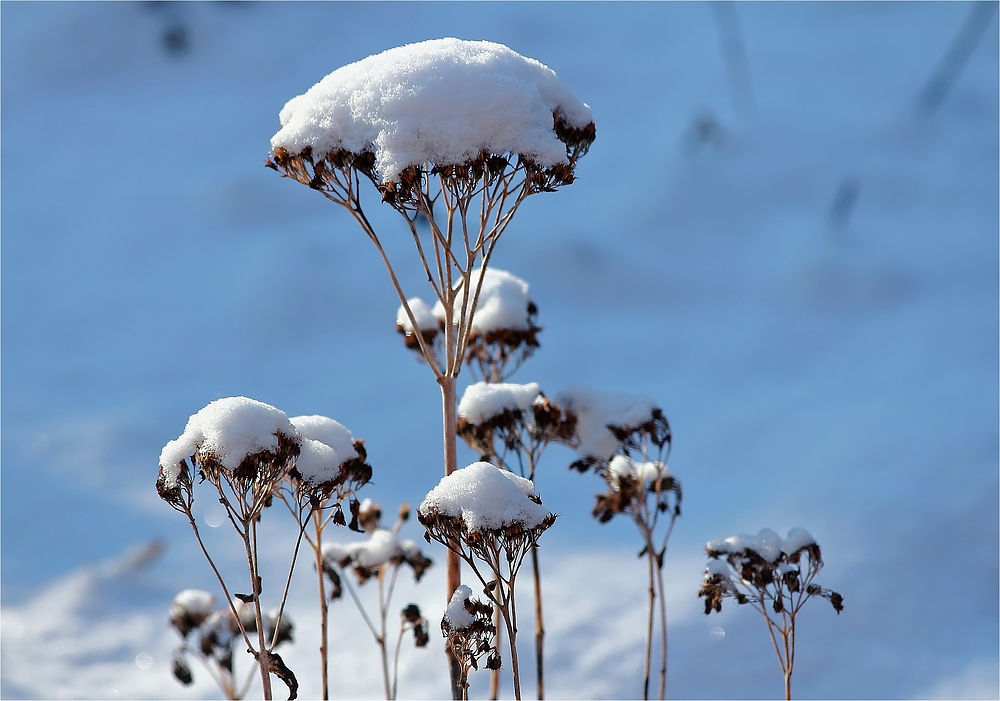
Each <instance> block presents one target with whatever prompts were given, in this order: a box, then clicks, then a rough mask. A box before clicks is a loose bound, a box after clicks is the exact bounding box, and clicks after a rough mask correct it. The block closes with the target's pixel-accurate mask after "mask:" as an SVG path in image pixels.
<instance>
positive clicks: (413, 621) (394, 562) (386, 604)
mask: <svg viewBox="0 0 1000 701" xmlns="http://www.w3.org/2000/svg"><path fill="white" fill-rule="evenodd" d="M351 511H352V519H351V524H352V526H353V527H354V528H357V529H358V530H361V531H363V532H366V533H368V535H369V539H368V540H367V541H363V542H360V543H352V544H349V545H343V544H339V543H331V542H327V543H326V544H325V545H324V548H323V564H322V570H321V571H322V572H323V574H324V576H325V577H326V578H327V579H328V580H329V583H330V597H329V601H330V602H332V601H334V600H336V599H339V598H340V597H341V596H342V594H343V590H344V589H345V588H346V589H347V591H348V593H349V594H350V596H351V599H353V601H354V603H355V605H356V606H357V608H358V611H359V612H360V613H361V617H362V618H363V619H364V621H365V624H366V625H367V626H368V629H369V630H370V631H371V634H372V637H373V638H374V639H375V643H376V644H377V645H378V647H379V652H380V654H381V659H382V682H383V685H384V689H385V697H386V698H387V699H395V698H396V692H397V685H398V681H399V651H400V647H401V643H402V640H403V636H404V634H405V633H406V632H407V631H413V635H414V642H415V644H416V646H417V647H425V646H426V645H427V642H428V637H427V622H426V621H425V620H424V618H423V616H422V615H421V614H420V609H419V608H418V607H417V606H416V605H415V604H410V605H409V606H407V607H406V608H404V609H403V612H402V615H401V618H402V620H401V624H400V630H399V636H398V637H397V639H396V650H395V653H394V655H393V660H394V662H393V670H392V675H391V677H390V673H389V647H388V645H389V640H388V629H387V619H388V614H389V610H390V608H391V606H392V594H393V591H394V589H395V587H396V577H397V575H398V574H399V568H400V567H402V566H403V565H404V564H405V565H407V566H409V567H410V569H411V570H413V578H414V580H416V581H418V582H419V581H420V579H421V578H422V577H423V576H424V573H425V572H426V571H427V569H428V568H430V567H431V565H432V564H433V562H432V561H431V559H430V558H428V557H427V556H425V555H424V554H423V553H422V552H421V551H420V548H419V547H418V546H417V544H416V543H414V542H413V541H411V540H402V541H401V540H399V539H398V538H397V537H396V534H397V533H398V532H399V529H400V528H401V527H402V525H403V524H404V523H405V522H406V521H407V520H408V519H409V517H410V507H409V506H408V505H407V504H403V505H402V506H400V508H399V511H398V512H397V517H396V522H395V524H394V525H393V527H392V529H391V530H386V529H384V528H381V527H380V525H379V523H380V519H381V516H382V510H381V507H380V506H379V505H378V504H376V503H374V502H372V501H371V500H370V499H365V501H364V502H362V503H360V504H356V503H355V504H352V508H351ZM346 569H350V570H351V571H352V573H353V574H354V578H355V579H356V580H357V583H358V586H362V585H364V584H366V583H367V582H369V581H371V580H375V581H376V582H377V583H378V616H377V619H378V624H377V625H376V623H375V622H374V621H373V620H372V616H370V615H369V614H368V611H367V610H366V608H365V606H364V604H363V603H362V602H361V599H360V597H359V596H358V593H357V591H356V589H355V587H354V585H353V584H351V581H350V577H346V576H344V570H346Z"/></svg>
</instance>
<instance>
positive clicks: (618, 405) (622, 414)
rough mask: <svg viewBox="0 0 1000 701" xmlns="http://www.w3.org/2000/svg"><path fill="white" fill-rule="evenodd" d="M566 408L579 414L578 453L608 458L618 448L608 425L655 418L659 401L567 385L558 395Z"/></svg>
mask: <svg viewBox="0 0 1000 701" xmlns="http://www.w3.org/2000/svg"><path fill="white" fill-rule="evenodd" d="M555 403H556V405H557V406H559V407H561V408H562V409H563V411H568V412H572V413H573V414H576V418H577V421H576V434H577V436H578V437H579V439H580V445H579V447H577V449H576V454H577V455H579V456H580V457H593V458H597V459H598V460H607V459H608V458H610V457H611V456H612V454H614V452H615V450H616V449H617V448H618V440H617V439H616V438H615V435H614V434H613V433H611V431H609V430H608V426H609V425H610V426H621V427H625V426H638V425H639V424H642V423H645V422H646V421H649V420H650V419H651V418H652V415H653V409H655V408H656V402H654V401H653V400H652V399H650V398H648V397H633V396H629V395H626V394H621V393H618V392H602V391H600V390H596V389H591V388H589V387H577V386H571V387H567V388H566V389H564V390H563V391H561V392H559V394H557V395H556V398H555Z"/></svg>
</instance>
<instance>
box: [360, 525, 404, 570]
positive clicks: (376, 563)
mask: <svg viewBox="0 0 1000 701" xmlns="http://www.w3.org/2000/svg"><path fill="white" fill-rule="evenodd" d="M353 550H354V559H355V561H356V562H357V563H358V564H359V565H361V566H362V567H380V566H382V565H384V564H385V563H386V562H388V561H389V560H391V559H392V558H394V557H397V556H399V555H400V554H401V553H402V549H401V548H400V547H399V539H398V538H397V537H396V534H395V533H393V532H392V531H387V530H386V529H384V528H377V529H375V530H374V531H372V534H371V537H370V538H368V540H365V541H362V542H360V543H355V544H353Z"/></svg>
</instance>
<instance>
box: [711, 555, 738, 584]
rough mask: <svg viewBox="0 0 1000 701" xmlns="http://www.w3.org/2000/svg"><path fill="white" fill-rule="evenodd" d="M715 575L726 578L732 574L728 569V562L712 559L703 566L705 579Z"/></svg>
mask: <svg viewBox="0 0 1000 701" xmlns="http://www.w3.org/2000/svg"><path fill="white" fill-rule="evenodd" d="M716 574H720V575H722V576H723V577H728V576H729V575H730V574H732V571H731V570H730V569H729V563H728V562H726V561H725V560H719V559H717V558H714V557H713V558H712V559H710V560H709V561H708V565H706V566H705V579H709V578H710V577H712V576H713V575H716Z"/></svg>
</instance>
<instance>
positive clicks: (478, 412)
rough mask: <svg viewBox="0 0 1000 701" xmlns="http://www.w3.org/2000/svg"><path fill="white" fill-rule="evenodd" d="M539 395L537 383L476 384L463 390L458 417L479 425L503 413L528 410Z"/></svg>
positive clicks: (525, 412) (525, 411)
mask: <svg viewBox="0 0 1000 701" xmlns="http://www.w3.org/2000/svg"><path fill="white" fill-rule="evenodd" d="M539 394H541V390H540V389H539V387H538V383H537V382H529V383H528V384H526V385H516V384H510V383H503V382H498V383H490V382H477V383H475V384H473V385H469V387H468V388H467V389H466V390H465V393H464V394H463V395H462V400H461V401H460V402H459V403H458V415H459V416H460V417H462V418H463V419H465V420H467V421H468V422H469V423H471V424H474V425H479V424H482V423H485V422H486V421H489V420H490V419H492V418H493V417H494V416H498V415H500V414H502V413H503V412H504V411H514V410H520V411H521V412H522V413H524V414H527V412H528V409H530V408H531V405H532V404H533V403H534V401H535V400H536V399H537V398H538V395H539Z"/></svg>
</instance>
